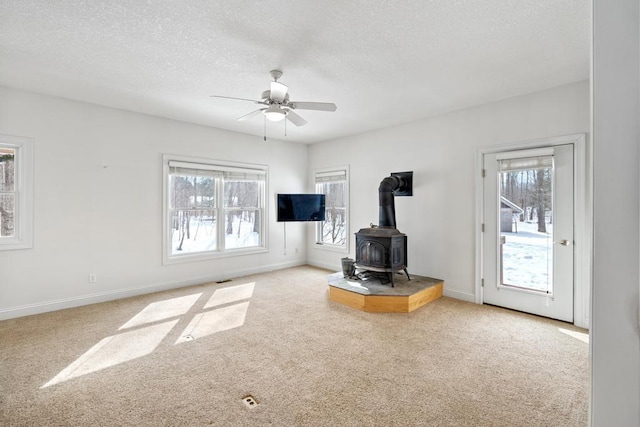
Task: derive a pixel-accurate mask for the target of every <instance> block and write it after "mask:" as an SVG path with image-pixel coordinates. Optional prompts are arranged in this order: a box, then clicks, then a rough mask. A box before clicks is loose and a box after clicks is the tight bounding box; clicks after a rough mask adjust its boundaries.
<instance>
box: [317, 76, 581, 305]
mask: <svg viewBox="0 0 640 427" xmlns="http://www.w3.org/2000/svg"><path fill="white" fill-rule="evenodd" d="M589 120H590V119H589V83H588V82H587V81H585V82H580V83H575V84H570V85H566V86H562V87H559V88H555V89H551V90H547V91H544V92H539V93H535V94H531V95H526V96H521V97H516V98H511V99H507V100H505V101H501V102H497V103H492V104H487V105H482V106H479V107H474V108H469V109H466V110H462V111H457V112H453V113H450V114H445V115H442V116H439V117H435V118H430V119H425V120H422V121H417V122H412V123H408V124H405V125H402V126H397V127H393V128H387V129H382V130H379V131H375V132H369V133H366V134H361V135H356V136H352V137H349V138H343V139H339V140H335V141H330V142H325V143H319V144H314V145H312V146H311V148H310V152H309V158H310V168H311V169H316V168H323V167H330V166H334V165H344V164H349V165H350V168H351V185H350V194H351V216H350V219H351V229H350V234H351V245H350V249H351V250H350V256H351V257H353V256H354V253H355V252H354V248H353V247H354V243H355V238H354V236H353V233H355V232H357V231H358V229H360V228H361V227H368V226H369V223H371V222H373V223H377V222H378V191H377V189H378V184H379V183H380V181H381V180H382V179H383V178H384V177H386V176H388V175H389V174H390V173H391V172H401V171H409V170H412V171H414V178H413V179H414V195H413V197H396V220H397V227H398V229H399V230H400V231H402V232H404V233H406V234H407V236H408V245H409V255H408V256H409V258H408V270H409V273H414V274H419V275H425V276H430V277H437V278H440V279H443V280H444V281H445V294H446V295H449V296H453V297H456V298H461V299H466V300H469V301H473V300H474V280H475V279H474V271H475V270H474V233H475V226H474V221H475V181H476V175H475V173H476V169H475V162H476V152H477V149H478V148H479V147H485V146H490V145H496V144H505V143H510V142H518V141H527V140H533V139H539V138H543V137H552V136H558V135H566V134H572V133H583V132H588V131H589V123H590V121H589ZM308 242H309V245H308V254H309V258H308V259H309V263H311V264H314V265H319V266H325V267H328V268H333V269H335V270H339V269H340V258H341V257H342V256H345V255H344V254H339V253H335V252H329V251H326V250H323V249H321V248H318V247H316V245H314V244H313V239H312V238H310V239H308Z"/></svg>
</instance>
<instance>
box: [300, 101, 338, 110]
mask: <svg viewBox="0 0 640 427" xmlns="http://www.w3.org/2000/svg"><path fill="white" fill-rule="evenodd" d="M288 106H289V107H291V108H295V109H297V110H318V111H336V109H337V108H338V107H336V104H334V103H333V102H290V103H289V105H288Z"/></svg>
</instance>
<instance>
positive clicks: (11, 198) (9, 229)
mask: <svg viewBox="0 0 640 427" xmlns="http://www.w3.org/2000/svg"><path fill="white" fill-rule="evenodd" d="M15 197H16V196H15V194H0V237H13V236H14V228H15V224H14V216H15Z"/></svg>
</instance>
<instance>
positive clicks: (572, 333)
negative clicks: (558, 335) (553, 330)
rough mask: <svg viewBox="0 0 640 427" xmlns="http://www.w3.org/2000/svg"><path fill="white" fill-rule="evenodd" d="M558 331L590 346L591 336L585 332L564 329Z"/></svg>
mask: <svg viewBox="0 0 640 427" xmlns="http://www.w3.org/2000/svg"><path fill="white" fill-rule="evenodd" d="M558 330H559V331H560V332H562V333H563V334H567V335H569V336H570V337H574V338H576V339H579V340H580V341H582V342H586V343H587V344H589V334H585V333H584V332H578V331H571V330H569V329H563V328H558Z"/></svg>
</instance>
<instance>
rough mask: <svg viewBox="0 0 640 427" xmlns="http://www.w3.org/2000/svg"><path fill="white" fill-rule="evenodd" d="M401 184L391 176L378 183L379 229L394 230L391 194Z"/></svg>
mask: <svg viewBox="0 0 640 427" xmlns="http://www.w3.org/2000/svg"><path fill="white" fill-rule="evenodd" d="M401 184H402V182H401V181H400V179H399V178H398V177H396V176H393V175H392V176H388V177H386V178H385V179H383V180H382V182H380V186H379V187H378V197H379V209H378V222H379V224H378V225H379V226H380V227H387V228H396V206H395V200H394V196H393V192H394V191H395V190H397V189H398V188H400V185H401Z"/></svg>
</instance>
